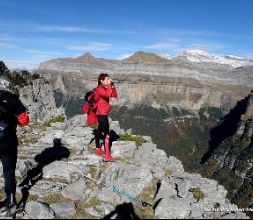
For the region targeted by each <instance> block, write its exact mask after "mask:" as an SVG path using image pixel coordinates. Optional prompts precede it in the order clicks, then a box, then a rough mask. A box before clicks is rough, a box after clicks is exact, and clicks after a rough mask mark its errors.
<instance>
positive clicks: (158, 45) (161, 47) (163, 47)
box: [145, 42, 179, 50]
mask: <svg viewBox="0 0 253 220" xmlns="http://www.w3.org/2000/svg"><path fill="white" fill-rule="evenodd" d="M178 46H179V45H178V43H170V42H169V43H163V42H158V43H156V44H152V45H148V46H145V48H147V49H158V50H169V49H175V48H177V47H178Z"/></svg>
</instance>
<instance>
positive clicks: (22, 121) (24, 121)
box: [18, 112, 30, 126]
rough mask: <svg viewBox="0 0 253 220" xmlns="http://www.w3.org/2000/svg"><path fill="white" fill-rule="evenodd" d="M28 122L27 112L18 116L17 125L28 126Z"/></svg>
mask: <svg viewBox="0 0 253 220" xmlns="http://www.w3.org/2000/svg"><path fill="white" fill-rule="evenodd" d="M29 121H30V119H29V116H28V113H27V112H23V113H21V114H20V115H18V123H19V124H20V125H21V126H25V125H28V123H29Z"/></svg>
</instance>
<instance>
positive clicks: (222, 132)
mask: <svg viewBox="0 0 253 220" xmlns="http://www.w3.org/2000/svg"><path fill="white" fill-rule="evenodd" d="M249 98H250V96H248V97H246V98H244V99H242V100H241V101H239V102H237V104H236V106H235V107H234V108H233V109H232V110H231V111H230V112H229V113H228V114H227V115H226V116H225V117H224V118H223V121H222V123H221V124H220V125H218V126H217V127H215V128H213V129H212V130H211V131H210V135H211V140H210V141H209V150H208V151H207V153H206V154H205V155H204V156H203V158H202V160H201V164H204V163H206V162H207V161H208V159H209V158H210V157H211V156H212V154H213V152H214V151H215V149H217V148H218V147H219V145H220V144H221V143H222V142H223V141H224V140H226V139H227V138H228V137H230V136H232V135H234V134H235V133H236V131H237V129H238V124H239V122H240V119H241V116H242V115H243V114H245V113H246V111H247V106H248V101H249Z"/></svg>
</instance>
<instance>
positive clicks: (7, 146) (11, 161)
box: [0, 90, 29, 215]
mask: <svg viewBox="0 0 253 220" xmlns="http://www.w3.org/2000/svg"><path fill="white" fill-rule="evenodd" d="M28 123H29V116H28V113H27V110H26V108H25V106H24V105H23V104H22V102H21V101H20V100H19V98H18V96H16V95H14V94H12V93H11V92H8V91H5V90H0V159H1V161H2V165H3V175H4V180H5V193H6V197H7V199H6V202H7V215H8V213H9V212H11V210H12V209H13V208H15V206H16V196H15V194H16V178H15V170H16V163H17V155H18V150H17V147H18V139H17V135H16V129H17V125H21V126H25V125H27V124H28Z"/></svg>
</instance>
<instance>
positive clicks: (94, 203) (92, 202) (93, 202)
mask: <svg viewBox="0 0 253 220" xmlns="http://www.w3.org/2000/svg"><path fill="white" fill-rule="evenodd" d="M101 205H102V203H101V201H99V200H98V198H96V197H94V198H92V199H91V200H90V201H89V202H88V206H89V207H96V206H101Z"/></svg>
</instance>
